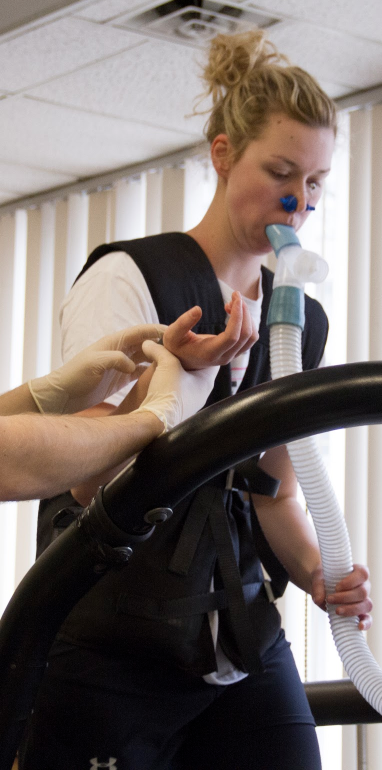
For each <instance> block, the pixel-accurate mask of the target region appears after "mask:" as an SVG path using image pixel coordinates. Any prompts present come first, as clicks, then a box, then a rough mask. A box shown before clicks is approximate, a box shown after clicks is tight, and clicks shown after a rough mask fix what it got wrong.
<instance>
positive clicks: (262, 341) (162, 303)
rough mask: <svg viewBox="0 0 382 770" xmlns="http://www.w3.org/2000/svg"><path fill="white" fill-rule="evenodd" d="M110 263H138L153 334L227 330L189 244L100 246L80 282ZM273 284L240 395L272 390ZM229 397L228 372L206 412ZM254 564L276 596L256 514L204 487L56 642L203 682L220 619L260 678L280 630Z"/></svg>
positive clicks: (147, 241)
mask: <svg viewBox="0 0 382 770" xmlns="http://www.w3.org/2000/svg"><path fill="white" fill-rule="evenodd" d="M115 251H125V252H126V253H127V254H129V255H130V256H131V257H132V258H133V259H134V261H135V262H136V264H137V266H138V268H139V269H140V270H141V272H142V274H143V276H144V278H145V280H146V283H147V285H148V288H149V290H150V293H151V296H152V299H153V302H154V304H155V307H156V310H157V313H158V317H159V321H160V323H165V324H170V323H172V322H173V321H174V320H175V319H176V318H178V316H179V315H181V313H183V312H184V311H185V310H187V309H188V308H190V307H192V306H193V305H200V307H201V308H202V311H203V316H202V318H201V320H200V322H199V323H198V325H197V327H195V331H197V332H199V333H210V334H218V333H220V332H221V331H223V330H224V328H225V318H226V313H225V310H224V302H223V299H222V296H221V291H220V287H219V283H218V281H217V278H216V275H215V273H214V271H213V269H212V266H211V264H210V262H209V260H208V259H207V257H206V255H205V254H204V252H203V251H202V249H201V248H200V247H199V246H198V244H197V243H196V241H194V239H193V238H191V237H190V236H188V235H185V234H183V233H168V234H163V235H157V236H151V237H148V238H142V239H137V240H135V241H120V242H117V243H112V244H105V245H103V246H99V247H98V248H97V249H95V250H94V251H93V252H92V254H91V255H90V257H89V259H88V261H87V263H86V265H85V267H84V269H83V270H82V272H81V273H80V275H82V274H83V272H84V271H85V270H87V269H88V268H89V267H91V265H92V264H94V263H95V262H96V261H97V260H98V259H100V258H102V257H104V256H105V255H107V254H109V253H110V252H115ZM79 277H80V276H79ZM272 281H273V274H272V273H271V272H270V271H269V270H267V269H266V268H262V285H263V304H262V315H261V323H260V329H259V340H258V341H257V342H256V344H255V345H254V346H253V348H252V350H251V352H250V359H249V364H248V368H247V371H246V374H245V376H244V380H243V382H242V384H241V386H240V391H242V390H245V389H246V388H249V387H251V386H253V385H255V384H258V383H261V382H265V381H266V380H269V379H270V363H269V330H268V328H267V326H266V316H267V312H268V306H269V300H270V296H271V292H272ZM100 312H102V308H100ZM305 314H306V324H305V329H304V332H303V336H302V354H303V366H304V369H308V368H314V367H316V366H317V365H318V363H319V362H320V359H321V357H322V354H323V350H324V347H325V342H326V336H327V328H328V325H327V319H326V316H325V313H324V311H323V310H322V308H321V306H320V305H319V303H318V302H316V301H315V300H313V299H311V298H310V297H307V296H306V297H305ZM230 395H231V374H230V366H229V365H227V366H223V367H221V368H220V371H219V373H218V376H217V378H216V381H215V387H214V389H213V391H212V393H211V395H210V397H209V399H208V402H207V404H211V403H215V402H217V401H219V400H221V399H222V398H226V397H228V396H230ZM255 467H256V466H255V465H254V464H253V465H252V468H253V469H254V470H253V473H252V478H249V477H251V472H249V473H248V478H249V482H248V481H247V483H248V485H249V488H250V489H251V491H257V492H261V491H264V492H265V493H268V491H267V489H266V487H267V483H266V480H265V488H264V487H263V486H262V485H263V483H264V478H262V477H261V475H259V476H257V475H256V470H255ZM246 475H247V474H246ZM60 500H63V498H61V497H59V498H55V499H54V500H53V501H49V502H48V501H43V503H42V506H41V517H40V523H39V533H40V534H39V539H40V543H42V542H43V540H44V539H45V540H46V541H47V540H48V539H49V537H50V536H51V535H50V533H48V530H49V526H50V528H51V520H52V512H57V510H58V509H59V507H61V508H62V507H63V505H66V504H67V502H68V501H69V502H70V497H68V496H67V498H66V500H65V499H64V502H63V504H61V506H60ZM223 502H224V504H223ZM69 519H70V514H69ZM47 520H49V525H48V526H47ZM47 533H48V534H47ZM40 550H41V548H40ZM259 552H260V554H261V558H262V561H263V563H264V564H265V566H266V568H267V571H268V572H270V574H271V575H272V578H273V580H274V590H275V592H277V593H278V595H280V594H281V593H282V591H283V590H284V588H285V585H286V582H287V575H286V572H285V570H284V568H283V567H282V566H281V565H280V564H279V562H278V561H277V559H276V557H275V556H274V554H273V553H272V551H271V550H270V548H269V546H268V544H267V543H266V541H265V539H264V537H263V535H262V532H261V530H260V528H259V524H258V521H257V517H256V514H255V511H254V509H253V506H251V504H250V503H249V502H247V501H245V500H243V496H242V495H241V494H240V493H238V492H235V491H233V492H232V491H231V492H225V491H224V481H223V480H222V479H221V478H219V479H217V480H216V483H215V484H214V483H211V482H209V483H208V485H206V486H205V487H202V488H201V489H200V490H198V491H197V492H196V493H193V494H192V495H191V496H190V497H189V498H187V499H186V500H183V501H182V502H181V503H180V504H179V505H178V506H176V508H175V511H174V515H173V516H172V518H171V519H169V520H168V521H167V522H166V523H165V524H163V525H161V526H160V527H157V529H156V531H155V532H154V534H153V535H152V537H151V538H150V539H149V540H148V541H146V542H145V543H144V544H143V545H142V546H139V547H137V548H136V549H135V551H134V555H133V557H132V558H131V559H130V561H129V563H128V564H127V565H126V566H125V567H123V568H122V569H120V570H110V571H109V572H108V573H107V574H106V575H105V577H104V578H102V580H101V581H100V582H99V583H98V584H97V585H96V586H95V587H94V588H93V589H91V591H90V592H89V593H88V594H87V595H86V596H85V597H84V598H83V599H82V600H81V601H80V602H79V603H78V605H77V606H76V607H75V608H74V610H73V611H72V612H71V613H70V615H69V616H68V618H67V619H66V621H65V623H64V624H63V626H62V628H61V631H60V634H59V636H60V638H62V639H65V640H67V641H70V642H74V643H77V644H80V645H86V646H91V647H97V648H99V647H101V648H103V649H105V650H107V651H110V652H115V653H118V654H126V653H133V654H137V653H138V654H141V653H143V654H149V655H151V656H154V657H156V656H158V657H160V658H161V659H163V658H164V657H165V658H166V659H168V660H171V661H172V662H174V663H175V664H177V665H179V666H180V667H181V668H184V669H186V670H188V671H190V672H192V673H194V674H197V675H203V674H207V673H209V672H211V671H214V670H215V669H216V658H215V652H214V648H213V644H212V639H211V634H210V628H209V622H208V612H209V611H211V610H214V609H219V615H220V624H219V634H220V635H219V639H220V643H221V645H222V647H223V649H224V651H225V652H226V654H227V655H228V657H229V658H230V659H231V660H232V661H233V662H234V663H235V665H236V666H237V667H238V668H240V669H242V670H244V671H256V670H260V669H261V662H260V658H261V655H262V653H263V652H264V651H265V650H266V649H267V648H268V647H269V645H270V644H272V642H273V641H274V640H275V638H276V636H277V634H278V632H279V628H280V618H279V614H278V612H277V610H276V607H275V605H274V604H273V603H270V602H269V601H268V600H267V596H266V594H265V591H264V587H263V576H262V570H261V564H260V560H259V556H258V554H259ZM238 565H240V566H238ZM212 578H214V586H215V591H214V592H213V593H211V592H210V585H211V580H212Z"/></svg>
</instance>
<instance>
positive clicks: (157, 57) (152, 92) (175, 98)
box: [29, 40, 205, 134]
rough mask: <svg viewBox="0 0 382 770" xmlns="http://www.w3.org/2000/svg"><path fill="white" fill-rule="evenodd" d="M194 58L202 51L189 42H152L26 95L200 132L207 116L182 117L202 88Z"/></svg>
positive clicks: (182, 129)
mask: <svg viewBox="0 0 382 770" xmlns="http://www.w3.org/2000/svg"><path fill="white" fill-rule="evenodd" d="M197 58H199V60H200V59H201V52H200V51H195V50H194V49H193V48H190V47H188V46H187V47H183V46H180V45H176V44H171V43H167V42H163V41H158V40H150V41H148V42H146V43H145V44H143V45H141V46H139V47H138V48H135V49H134V50H131V51H125V52H123V53H121V54H119V55H118V56H114V57H113V58H112V59H107V60H105V61H102V62H97V63H96V64H93V65H91V66H89V67H86V68H84V69H82V70H80V71H78V72H74V73H72V74H70V75H67V76H65V77H62V78H60V79H59V80H57V81H55V82H52V83H46V84H44V85H42V86H39V87H38V88H35V89H32V90H31V91H30V92H29V93H30V94H31V95H32V96H35V97H38V98H42V99H45V100H48V101H52V102H54V103H56V104H65V105H71V106H74V107H78V108H80V109H83V110H90V111H93V112H98V113H103V114H108V115H114V116H119V117H123V118H127V119H132V120H136V121H142V122H147V123H150V124H156V125H158V126H162V127H169V128H174V129H176V130H179V131H186V132H187V133H190V132H192V133H199V134H201V132H202V129H203V125H204V122H205V117H204V116H202V117H200V116H198V117H194V118H186V117H185V115H188V114H189V113H190V112H192V106H193V100H194V99H195V97H196V96H197V95H198V94H199V93H200V92H201V90H202V85H201V82H200V80H199V78H198V75H197V64H196V59H197Z"/></svg>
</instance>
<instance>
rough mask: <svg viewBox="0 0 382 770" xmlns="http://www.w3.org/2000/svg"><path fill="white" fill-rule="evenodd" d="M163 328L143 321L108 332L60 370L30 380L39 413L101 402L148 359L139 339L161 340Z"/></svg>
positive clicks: (61, 410) (59, 412) (69, 410)
mask: <svg viewBox="0 0 382 770" xmlns="http://www.w3.org/2000/svg"><path fill="white" fill-rule="evenodd" d="M165 329H166V326H164V325H163V324H142V325H141V326H134V327H132V328H130V329H122V330H121V331H118V332H115V333H114V334H108V335H107V336H106V337H102V339H100V340H98V342H95V343H94V344H93V345H90V346H89V347H87V348H85V349H84V350H82V351H81V353H78V354H77V355H76V356H74V358H72V360H71V361H68V362H67V363H66V364H64V365H63V366H61V367H60V368H59V369H55V370H54V371H53V372H50V374H47V375H46V376H45V377H38V378H37V379H35V380H31V381H30V382H28V386H29V390H30V392H31V394H32V396H33V399H34V401H35V402H36V404H37V406H38V408H39V410H40V412H50V413H58V414H62V413H64V412H66V413H68V414H72V413H73V412H80V411H82V410H83V409H88V408H89V407H90V406H94V404H99V403H101V402H102V401H104V400H105V398H108V396H111V395H112V394H113V393H116V392H117V391H118V390H120V389H121V388H123V387H124V385H126V384H127V383H128V382H129V381H130V380H131V375H132V373H133V372H135V370H136V365H137V364H138V363H141V362H142V361H145V360H146V361H147V358H145V355H144V353H143V352H142V342H143V341H144V340H148V339H151V340H152V339H156V340H159V339H161V338H162V336H163V332H164V330H165ZM132 359H134V360H132Z"/></svg>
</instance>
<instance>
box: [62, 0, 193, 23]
mask: <svg viewBox="0 0 382 770" xmlns="http://www.w3.org/2000/svg"><path fill="white" fill-rule="evenodd" d="M191 1H192V0H191ZM158 2H159V0H158ZM152 4H153V3H152ZM147 5H150V3H147V0H140V2H139V0H98V2H95V3H92V4H91V5H89V6H88V7H87V8H84V10H83V11H78V13H77V14H75V15H76V16H80V17H81V18H83V19H91V21H108V20H109V19H113V18H115V17H116V16H121V15H122V14H125V13H133V12H134V11H139V10H140V9H141V8H146V6H147Z"/></svg>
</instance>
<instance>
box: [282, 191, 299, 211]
mask: <svg viewBox="0 0 382 770" xmlns="http://www.w3.org/2000/svg"><path fill="white" fill-rule="evenodd" d="M280 203H281V205H282V207H283V209H284V211H286V212H287V213H288V214H290V213H291V212H292V211H296V208H297V198H296V196H295V195H286V197H285V198H280Z"/></svg>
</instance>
